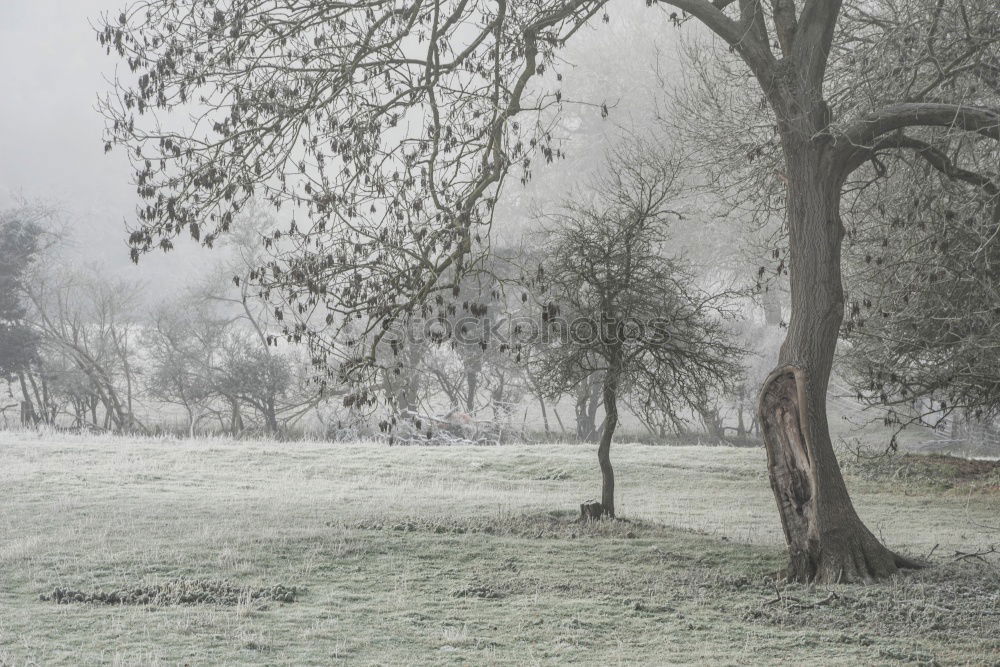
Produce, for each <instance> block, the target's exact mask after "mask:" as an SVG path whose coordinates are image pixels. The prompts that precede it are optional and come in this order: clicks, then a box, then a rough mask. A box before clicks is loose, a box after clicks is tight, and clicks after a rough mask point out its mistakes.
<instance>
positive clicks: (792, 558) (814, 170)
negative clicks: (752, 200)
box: [758, 135, 915, 583]
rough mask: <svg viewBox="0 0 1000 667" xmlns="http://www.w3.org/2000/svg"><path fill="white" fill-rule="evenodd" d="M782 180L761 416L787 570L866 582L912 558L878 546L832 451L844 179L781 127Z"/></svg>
mask: <svg viewBox="0 0 1000 667" xmlns="http://www.w3.org/2000/svg"><path fill="white" fill-rule="evenodd" d="M783 141H784V144H785V145H784V148H785V155H786V160H787V177H788V180H789V203H788V231H789V249H790V261H791V264H790V271H791V276H792V281H791V297H792V315H791V321H790V322H789V327H788V334H787V336H786V338H785V342H784V344H783V345H782V347H781V354H780V356H779V367H778V368H777V369H776V370H775V371H774V372H772V373H771V375H770V376H769V377H768V379H767V380H766V381H765V382H764V386H763V388H762V390H761V394H760V399H759V403H758V416H759V421H760V423H761V426H762V429H763V433H764V443H765V445H766V447H767V457H768V473H769V476H770V480H771V488H772V489H773V491H774V497H775V500H776V501H777V503H778V510H779V513H780V515H781V523H782V527H783V528H784V532H785V539H786V541H787V543H788V550H789V565H788V572H787V575H788V578H789V579H790V580H794V581H802V582H809V581H817V582H824V583H831V582H840V581H870V580H872V579H875V578H880V577H885V576H888V575H891V574H892V573H894V572H895V571H896V569H897V568H898V567H907V566H915V563H913V562H911V561H908V560H906V559H904V558H901V557H899V556H896V555H895V554H893V553H892V552H891V551H889V550H888V549H887V548H885V547H884V546H883V545H882V544H881V543H880V542H879V541H878V539H876V537H875V536H874V535H873V534H872V533H871V531H869V530H868V528H867V527H866V526H865V525H864V524H863V523H862V521H861V519H860V518H859V517H858V515H857V513H856V512H855V510H854V506H853V505H852V503H851V499H850V496H849V495H848V492H847V487H846V485H845V484H844V478H843V476H842V475H841V472H840V466H839V464H838V462H837V457H836V455H835V453H834V450H833V443H832V442H831V439H830V430H829V426H828V424H827V415H826V392H827V385H828V383H829V379H830V372H831V369H832V366H833V356H834V351H835V349H836V345H837V337H838V334H839V331H840V324H841V321H842V319H843V311H844V295H843V287H842V285H841V273H840V248H841V239H842V236H843V226H842V224H841V220H840V196H841V182H840V179H839V178H838V177H837V170H836V169H834V168H832V167H831V166H830V165H828V164H827V161H826V160H825V159H824V155H823V148H822V145H819V146H817V145H815V142H810V141H808V140H806V141H797V140H796V139H795V137H794V136H789V135H785V136H783Z"/></svg>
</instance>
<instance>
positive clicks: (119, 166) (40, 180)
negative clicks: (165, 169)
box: [0, 0, 206, 282]
mask: <svg viewBox="0 0 1000 667" xmlns="http://www.w3.org/2000/svg"><path fill="white" fill-rule="evenodd" d="M124 1H125V0H0V208H7V207H8V206H9V205H10V204H11V200H12V198H13V195H14V194H17V193H20V194H23V195H24V196H26V197H28V198H31V199H41V200H44V201H46V202H49V203H52V204H56V205H58V206H59V208H60V209H62V210H63V211H64V212H65V221H66V223H68V225H69V226H70V227H71V228H73V230H74V235H75V236H76V239H75V241H76V246H77V251H78V252H79V253H80V254H81V255H82V256H83V258H85V261H93V262H96V263H101V264H103V265H104V266H107V267H110V268H112V269H113V270H115V271H123V272H131V274H132V275H135V276H136V277H137V279H141V280H145V281H152V282H155V281H157V280H159V279H161V278H163V277H165V276H167V275H168V274H169V275H171V276H173V277H176V278H180V277H181V276H180V275H178V273H180V272H183V273H187V272H189V271H191V269H192V266H193V263H194V262H196V261H198V260H200V261H201V262H202V263H204V260H205V255H204V253H205V252H206V251H203V250H199V249H197V248H196V247H194V246H193V244H185V245H184V246H181V249H180V250H178V251H175V252H173V253H170V254H167V255H162V256H161V255H160V254H159V253H156V254H155V256H154V255H151V256H150V257H149V258H146V259H143V261H142V262H141V263H140V266H139V268H138V269H135V268H129V267H131V266H132V265H131V264H130V262H129V260H128V247H127V245H126V243H125V241H126V238H127V232H126V228H125V221H126V220H132V219H133V212H134V210H135V204H136V202H137V201H138V200H137V197H136V194H135V190H134V188H133V186H132V185H131V184H130V168H129V165H128V161H127V160H126V159H125V156H124V154H123V153H122V152H121V151H112V152H111V153H109V154H107V155H105V154H104V144H103V142H102V140H101V133H102V130H103V128H104V120H103V118H101V116H100V114H99V113H98V112H97V110H96V101H97V96H98V91H102V90H106V89H107V84H106V83H105V77H109V76H112V75H113V74H114V71H115V67H116V65H117V63H118V62H119V61H118V59H117V57H109V56H107V55H105V53H104V50H103V49H102V47H101V46H100V44H98V42H97V37H96V35H95V33H94V30H93V29H92V28H91V26H90V23H89V22H92V23H95V24H96V23H97V19H98V18H99V16H100V14H101V12H103V11H110V12H112V13H117V11H118V10H120V8H121V6H122V5H123V3H124Z"/></svg>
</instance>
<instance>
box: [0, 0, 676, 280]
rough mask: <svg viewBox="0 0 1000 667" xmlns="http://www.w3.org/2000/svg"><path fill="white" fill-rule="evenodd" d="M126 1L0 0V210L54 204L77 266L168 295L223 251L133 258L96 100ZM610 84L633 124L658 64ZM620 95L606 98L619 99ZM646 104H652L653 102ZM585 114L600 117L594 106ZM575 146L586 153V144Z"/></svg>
mask: <svg viewBox="0 0 1000 667" xmlns="http://www.w3.org/2000/svg"><path fill="white" fill-rule="evenodd" d="M127 1H128V0H0V61H2V63H3V67H2V68H0V90H2V91H3V95H2V96H0V122H2V126H3V131H2V132H0V156H2V158H0V209H3V208H7V207H9V206H10V205H11V204H12V203H13V199H14V196H15V195H17V194H21V195H23V196H25V197H27V198H29V199H37V200H42V201H45V202H47V203H51V204H55V205H57V206H58V207H59V208H60V209H61V210H62V211H63V212H64V217H65V221H64V222H65V224H66V225H67V226H69V227H70V228H71V229H72V230H73V232H74V234H73V235H74V252H75V255H76V257H79V258H80V259H79V261H82V262H93V263H99V264H100V265H101V266H102V267H104V268H105V269H110V270H112V271H114V272H116V273H124V274H125V275H127V276H129V277H131V276H134V277H135V278H136V280H141V281H144V282H145V283H147V284H149V285H150V286H152V288H153V290H154V291H156V292H158V293H159V294H161V295H165V294H166V293H167V292H168V291H169V290H164V289H163V287H164V286H166V287H172V286H176V285H178V284H183V283H187V282H189V280H190V277H191V275H192V274H193V273H198V271H199V269H203V268H204V267H206V266H208V265H211V264H214V263H216V262H217V261H218V260H219V259H220V258H219V257H218V255H219V251H218V250H217V251H215V252H214V253H213V252H212V251H209V250H205V249H202V248H199V247H198V246H197V245H196V244H194V243H191V242H183V240H182V241H181V242H179V243H178V246H177V247H178V249H177V250H175V251H174V252H171V253H169V254H166V255H164V254H162V253H160V252H154V253H152V254H151V255H148V256H146V257H144V258H143V259H142V261H141V262H140V266H139V267H138V268H136V267H134V266H133V265H132V264H131V263H130V262H129V260H128V248H127V246H126V243H125V239H126V237H127V230H126V223H127V221H131V220H133V217H134V210H135V206H136V203H137V196H136V194H135V190H134V188H133V186H132V185H131V184H130V166H129V164H128V161H127V159H126V157H125V154H124V152H123V151H121V150H115V151H112V152H111V153H109V154H105V153H104V144H103V141H102V130H103V127H104V120H103V118H102V117H101V116H100V114H99V113H98V112H97V110H96V103H97V99H98V95H99V94H102V93H104V92H106V91H107V90H108V89H109V86H108V84H107V83H106V78H108V77H113V76H114V73H115V69H116V67H124V65H123V64H121V61H120V60H119V59H118V58H117V56H114V55H113V56H108V55H106V54H105V52H104V50H103V48H102V47H101V46H100V44H99V43H98V41H97V38H96V36H95V32H94V29H93V28H92V27H91V23H95V24H96V23H97V22H98V19H99V17H100V15H101V14H102V12H110V13H111V14H112V15H117V13H118V12H119V11H120V9H121V7H122V5H123V4H124V3H126V2H127ZM620 11H621V13H623V14H634V15H637V16H638V18H640V19H642V21H640V25H643V24H644V22H645V21H647V19H648V14H646V13H644V12H648V10H645V8H643V7H641V6H640V5H639V4H638V3H636V4H635V5H634V6H631V7H629V6H626V7H623V8H621V10H620ZM661 20H664V19H663V18H662V17H661ZM652 23H654V26H653V27H650V26H649V25H648V24H646V25H645V29H638V30H637V28H636V26H635V25H632V26H631V27H630V28H629V31H628V32H627V33H620V34H615V29H614V28H615V21H613V22H612V25H611V26H610V27H603V28H601V29H600V30H596V31H594V33H593V36H592V37H586V38H583V39H580V38H578V39H577V40H576V41H574V43H573V44H572V45H571V47H572V48H570V49H569V50H568V51H567V53H568V54H570V55H571V56H572V54H574V49H575V54H576V56H578V57H582V58H583V60H585V61H586V60H591V61H593V60H595V55H594V52H595V51H596V52H602V51H610V52H617V51H618V49H619V48H621V47H620V42H618V41H617V40H620V39H622V38H623V37H624V36H625V35H626V34H627V35H628V36H629V39H630V40H632V41H633V42H634V41H635V40H637V39H638V40H642V39H645V40H647V41H649V44H648V45H646V47H644V49H645V50H647V51H649V52H652V42H651V41H650V40H654V39H655V40H662V39H663V38H664V37H666V38H667V39H668V40H670V39H671V38H672V37H673V31H671V30H665V29H664V28H663V27H662V25H666V23H665V20H664V23H663V24H662V25H655V22H652ZM641 33H648V34H644V35H643V34H641ZM588 52H590V57H589V58H587V57H586V56H587V54H588ZM596 60H600V57H596ZM592 64H593V63H592ZM669 67H670V62H669V59H668V61H667V68H668V69H669ZM584 71H588V70H586V68H585V70H584ZM567 74H568V75H569V76H567V80H566V83H565V84H564V86H566V87H567V88H569V89H570V90H569V91H568V94H569V93H572V90H571V87H572V85H573V81H574V75H573V73H572V71H571V70H569V71H567ZM615 74H621V72H616V73H615ZM583 76H584V78H585V80H583V81H581V82H580V83H582V84H585V85H584V88H594V85H593V84H594V81H593V79H591V80H590V81H589V82H588V81H587V80H586V79H587V78H589V77H590V75H583ZM612 77H613V81H605V82H603V83H602V84H601V85H603V86H605V87H610V88H619V89H620V90H621V94H622V96H623V97H624V99H623V100H622V102H623V103H624V104H623V105H622V107H621V108H620V109H616V111H615V120H616V122H622V121H624V122H625V124H626V125H627V124H628V122H629V107H628V105H629V103H635V102H636V101H637V100H638V98H641V97H643V93H642V92H640V91H642V90H644V89H645V90H646V94H645V96H646V97H648V91H649V90H654V91H655V89H657V88H658V86H656V85H655V76H654V73H653V66H652V63H646V64H644V65H643V66H638V67H635V68H632V69H631V70H630V71H629V72H628V75H627V79H628V80H625V79H623V78H621V77H620V76H619V77H615V76H614V74H612ZM576 78H577V79H579V78H580V77H579V76H577V77H576ZM612 83H614V85H611V84H612ZM617 95H618V93H614V94H612V99H608V100H606V101H608V102H609V103H613V102H616V100H617ZM570 96H571V97H572V95H570ZM597 101H600V100H597ZM645 104H646V106H647V107H648V106H649V102H648V100H647V101H646V103H645ZM580 113H590V114H594V115H596V114H597V113H598V111H597V110H596V109H595V108H593V107H591V108H589V109H588V108H585V109H583V110H582V111H580ZM612 124H615V122H611V123H609V124H608V127H607V129H608V131H609V132H610V131H611V130H612V128H611V125H612ZM568 148H569V150H570V151H571V152H574V153H577V154H579V153H580V152H581V151H582V152H583V153H585V154H586V153H587V150H586V149H587V147H581V146H572V145H570V146H568ZM576 176H577V177H579V174H577V175H576ZM544 185H545V183H539V186H540V187H541V186H544ZM543 190H545V188H543ZM74 261H77V260H76V259H74Z"/></svg>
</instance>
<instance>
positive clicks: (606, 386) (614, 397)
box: [597, 369, 618, 519]
mask: <svg viewBox="0 0 1000 667" xmlns="http://www.w3.org/2000/svg"><path fill="white" fill-rule="evenodd" d="M602 392H603V395H604V411H605V418H604V428H603V429H602V431H601V441H600V444H599V445H598V447H597V462H598V463H600V465H601V507H602V508H603V510H604V514H605V515H606V516H609V517H611V518H612V519H613V518H614V517H615V471H614V468H612V467H611V438H612V437H613V436H614V434H615V428H616V427H617V426H618V372H617V370H612V369H609V370H608V372H607V373H605V374H604V382H603V387H602Z"/></svg>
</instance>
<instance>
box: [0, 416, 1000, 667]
mask: <svg viewBox="0 0 1000 667" xmlns="http://www.w3.org/2000/svg"><path fill="white" fill-rule="evenodd" d="M613 458H614V461H615V463H616V472H617V477H618V494H619V500H618V512H619V515H620V517H622V518H623V520H621V521H614V522H611V521H602V522H597V523H589V524H581V523H578V522H577V520H576V519H577V514H578V506H579V503H580V502H582V501H584V500H587V499H589V498H591V497H592V496H593V495H594V494H595V493H596V492H597V489H598V484H599V481H598V480H599V476H598V471H597V466H596V461H595V458H594V452H593V451H592V448H591V447H590V446H584V445H575V444H574V445H571V444H566V445H516V446H503V447H388V446H386V445H384V444H375V443H357V444H350V445H345V444H329V443H319V442H267V441H259V442H236V441H230V440H226V439H202V440H177V439H169V438H162V439H155V438H148V439H144V438H112V437H107V438H103V437H96V436H77V435H68V434H62V433H54V432H49V433H44V432H43V433H35V432H16V431H15V432H0V489H2V496H0V498H2V499H0V664H3V665H27V664H69V665H78V664H96V663H101V664H117V665H125V664H159V663H163V664H190V665H204V664H294V665H301V664H331V663H338V662H352V663H360V664H543V663H554V662H568V663H569V662H572V663H577V664H602V665H603V664H634V663H651V664H668V663H702V664H708V663H711V664H782V663H784V664H793V663H795V664H798V663H803V662H806V661H818V664H824V665H826V664H851V663H853V664H858V663H862V664H869V663H878V664H886V663H890V664H892V663H898V664H904V663H905V664H912V663H922V664H1000V636H998V632H997V630H998V628H1000V565H998V561H997V555H996V554H995V553H990V551H991V545H993V544H996V543H998V542H1000V526H998V524H1000V519H998V518H997V514H998V510H1000V472H998V469H997V467H996V466H995V465H993V464H976V465H966V464H962V463H961V462H958V461H954V460H950V459H946V458H941V457H939V458H926V459H924V458H913V457H895V458H892V459H878V460H873V461H850V460H847V457H845V460H844V467H845V469H846V471H847V476H848V484H849V486H850V489H851V491H852V493H853V495H854V499H855V503H856V505H857V507H858V510H859V513H860V514H861V515H862V518H863V519H864V520H865V521H866V522H867V524H868V525H869V526H870V527H872V529H873V530H874V531H875V532H876V534H878V535H879V537H880V538H881V539H883V540H884V541H885V542H886V543H887V544H888V545H890V546H891V547H893V548H895V549H898V550H901V551H903V552H905V553H907V554H910V555H914V556H919V557H923V558H927V559H928V560H929V561H931V562H932V563H934V567H932V568H930V569H927V570H923V571H920V572H916V573H910V574H906V575H903V576H899V577H897V578H895V579H893V580H891V581H888V582H884V583H880V584H877V585H872V586H853V585H852V586H848V585H840V586H838V585H834V586H822V587H816V586H804V585H785V584H783V583H780V582H779V581H777V578H776V573H777V572H778V571H779V570H780V568H781V567H782V565H783V561H784V553H783V540H782V536H781V533H780V530H781V529H780V525H779V523H778V519H777V514H776V511H775V507H774V499H773V497H772V494H771V490H770V488H769V486H768V481H767V475H766V469H765V455H764V452H763V450H762V449H757V448H741V449H736V448H728V447H706V446H674V447H671V446H652V445H639V444H621V445H617V444H616V446H615V449H614V451H613Z"/></svg>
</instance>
